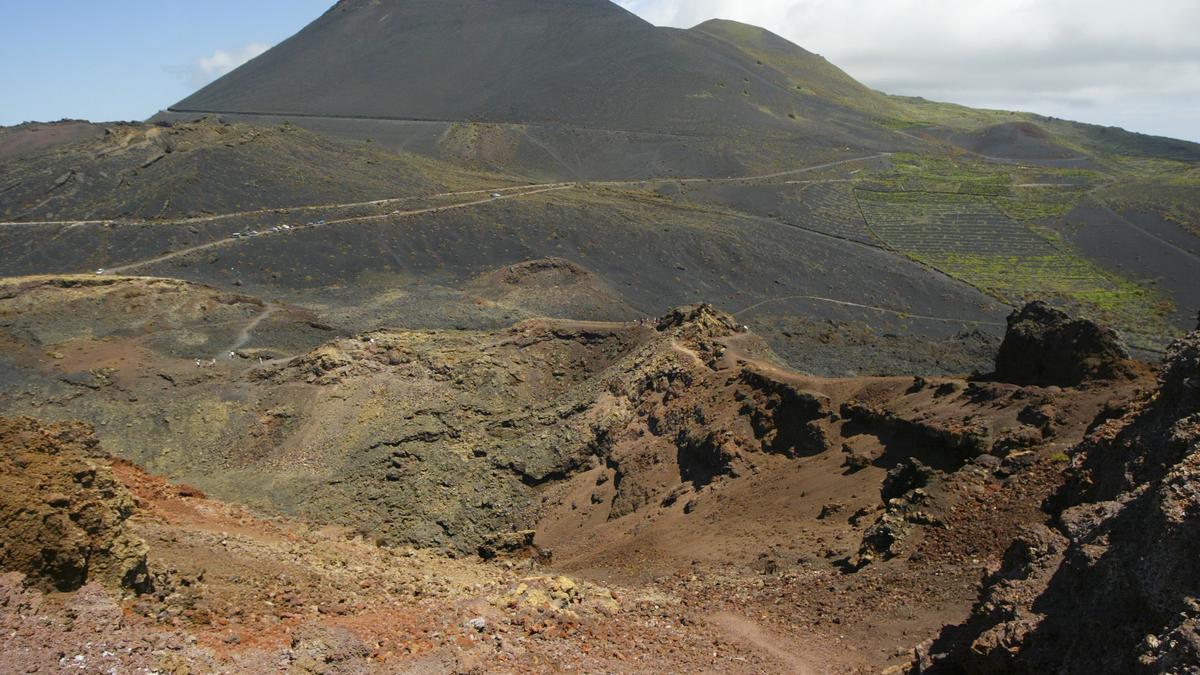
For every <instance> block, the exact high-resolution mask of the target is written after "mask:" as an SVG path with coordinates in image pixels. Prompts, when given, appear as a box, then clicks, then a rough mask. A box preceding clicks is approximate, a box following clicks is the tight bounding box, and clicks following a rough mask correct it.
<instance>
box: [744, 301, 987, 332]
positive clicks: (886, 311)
mask: <svg viewBox="0 0 1200 675" xmlns="http://www.w3.org/2000/svg"><path fill="white" fill-rule="evenodd" d="M788 300H812V301H814V302H824V303H828V304H831V305H839V306H842V307H854V308H856V309H867V310H871V311H873V312H881V313H883V314H891V315H893V316H898V317H901V318H905V319H921V320H923V321H939V322H942V323H961V324H967V325H971V326H1001V327H1003V326H1005V325H1006V324H1004V323H1001V322H999V321H980V320H978V319H953V318H949V317H944V316H929V315H926V314H913V313H911V312H901V311H899V310H895V309H887V308H885V307H876V306H875V305H863V304H860V303H857V302H850V301H848V300H835V299H834V298H824V297H821V296H819V295H785V296H783V297H779V298H770V299H768V300H763V301H762V302H757V303H755V304H753V305H750V306H749V307H746V308H745V309H742V310H740V311H737V312H734V314H733V315H734V316H742V315H743V314H746V313H747V312H751V311H754V310H756V309H758V308H759V307H762V306H764V305H769V304H772V303H775V302H786V301H788Z"/></svg>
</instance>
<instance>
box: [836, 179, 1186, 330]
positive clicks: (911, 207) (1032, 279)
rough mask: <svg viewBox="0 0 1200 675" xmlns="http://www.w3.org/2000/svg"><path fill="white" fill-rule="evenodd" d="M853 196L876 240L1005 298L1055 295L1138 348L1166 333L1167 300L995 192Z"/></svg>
mask: <svg viewBox="0 0 1200 675" xmlns="http://www.w3.org/2000/svg"><path fill="white" fill-rule="evenodd" d="M855 197H856V199H857V202H858V205H859V207H860V208H861V210H862V213H863V215H864V217H865V218H866V220H867V223H868V224H869V227H870V229H871V232H872V233H873V234H874V235H875V236H876V237H878V238H879V240H880V241H882V242H884V243H885V244H887V245H888V246H889V247H891V248H893V249H895V250H896V251H897V252H899V253H902V254H903V255H906V256H908V257H909V258H911V259H913V260H916V261H918V262H921V263H924V264H926V265H929V266H930V267H933V268H935V269H937V270H939V271H941V272H944V273H945V274H948V275H950V276H952V277H954V278H956V279H960V280H962V281H965V282H967V283H969V284H971V285H973V286H975V287H977V288H979V289H981V290H983V291H984V292H986V293H988V294H990V295H993V296H995V297H997V298H999V299H1001V300H1004V301H1005V302H1008V303H1010V304H1016V303H1020V302H1022V301H1025V300H1027V299H1030V298H1036V297H1052V298H1056V299H1057V300H1058V301H1059V302H1061V303H1062V304H1064V305H1066V306H1069V307H1071V308H1073V309H1074V310H1075V311H1078V312H1080V313H1082V314H1085V315H1089V316H1094V317H1097V318H1102V319H1104V320H1106V321H1110V322H1112V323H1114V324H1115V325H1117V326H1119V327H1121V328H1122V329H1123V330H1124V331H1125V332H1126V334H1127V335H1128V336H1129V337H1130V341H1131V342H1132V343H1133V344H1135V345H1136V346H1139V347H1142V348H1146V349H1159V348H1161V347H1162V346H1163V341H1164V340H1163V338H1162V337H1161V336H1164V335H1169V334H1170V333H1171V329H1170V327H1169V326H1168V321H1167V316H1168V315H1169V314H1170V313H1171V312H1172V311H1173V307H1172V305H1171V303H1170V302H1169V301H1168V300H1166V299H1165V298H1163V297H1161V296H1160V295H1159V294H1158V293H1157V292H1155V291H1152V290H1150V289H1148V288H1145V287H1143V286H1140V285H1138V284H1136V283H1134V282H1133V281H1131V280H1128V279H1125V278H1122V277H1120V276H1117V275H1115V274H1113V273H1111V272H1108V271H1106V270H1104V269H1102V268H1100V267H1099V266H1098V265H1096V264H1095V263H1093V262H1091V261H1089V260H1086V259H1084V258H1083V257H1081V256H1079V255H1078V254H1076V253H1074V252H1073V251H1072V250H1070V248H1069V247H1068V246H1067V245H1066V244H1065V243H1064V242H1062V241H1061V240H1058V239H1057V238H1055V237H1054V236H1052V235H1050V234H1049V233H1046V232H1043V231H1040V230H1035V229H1033V228H1031V227H1028V226H1026V225H1024V224H1022V223H1021V222H1019V221H1017V220H1014V219H1013V218H1011V217H1009V215H1008V214H1006V213H1005V211H1004V210H1002V209H1001V208H999V207H998V206H997V204H996V202H997V201H998V199H997V198H996V197H993V196H984V195H971V194H955V193H936V192H883V191H873V190H865V189H858V190H855ZM1151 333H1152V334H1153V335H1151ZM1143 334H1145V335H1143Z"/></svg>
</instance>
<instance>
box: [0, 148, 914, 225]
mask: <svg viewBox="0 0 1200 675" xmlns="http://www.w3.org/2000/svg"><path fill="white" fill-rule="evenodd" d="M891 155H892V153H890V152H882V153H877V154H874V155H867V156H863V157H854V158H851V159H844V160H839V161H836V162H828V163H826V164H819V165H817V166H809V167H803V168H799V169H789V170H787V171H780V172H776V173H769V174H761V175H756V176H733V177H729V178H662V177H660V178H645V179H638V180H617V181H576V182H557V183H532V184H529V185H515V186H514V185H510V186H507V187H500V188H486V189H482V190H463V191H458V192H439V193H437V194H432V195H414V196H408V197H390V198H386V199H375V200H371V201H365V202H347V203H344V204H308V205H304V206H281V207H274V208H269V209H255V210H251V211H236V212H233V213H221V214H215V215H211V216H199V217H195V218H181V219H178V220H168V221H162V224H176V225H195V224H199V223H211V222H216V221H220V220H227V219H229V218H240V217H246V216H257V215H265V214H269V213H278V212H280V211H320V210H328V209H349V208H361V207H367V206H383V205H384V204H397V203H401V202H406V201H412V200H414V199H437V198H441V197H465V196H467V195H478V194H493V193H498V194H501V195H503V196H504V197H513V196H520V195H523V194H536V193H537V192H538V191H545V190H551V189H566V188H570V187H586V186H589V185H595V186H602V187H620V186H630V185H642V184H645V183H659V182H664V181H673V182H678V183H729V182H742V181H745V182H754V181H760V180H770V179H772V178H782V177H784V176H791V175H795V174H802V173H808V172H811V171H820V170H822V169H829V168H833V167H835V166H841V165H843V164H850V163H853V162H862V161H866V160H870V159H879V158H882V157H890V156H891ZM568 168H569V167H568ZM526 191H529V192H526ZM510 192H516V193H517V194H514V195H509V194H507V193H510ZM489 201H493V200H492V199H485V200H480V201H478V202H473V203H472V204H461V205H458V206H459V207H461V206H470V205H474V204H480V203H486V202H489ZM438 208H450V207H438ZM422 212H427V210H418V211H414V212H412V213H422ZM405 213H409V212H405ZM113 220H114V219H112V218H105V219H99V220H30V221H9V222H0V227H3V226H17V225H67V226H72V227H74V226H80V225H106V224H108V223H111V222H113ZM343 222H344V221H343Z"/></svg>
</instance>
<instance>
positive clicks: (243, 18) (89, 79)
mask: <svg viewBox="0 0 1200 675" xmlns="http://www.w3.org/2000/svg"><path fill="white" fill-rule="evenodd" d="M331 4H332V0H240V1H234V0H204V1H203V2H192V1H191V0H117V1H116V2H107V1H105V0H0V91H3V92H4V94H3V101H4V102H3V104H2V105H0V124H15V123H19V122H23V121H27V120H36V121H48V120H57V119H61V118H64V117H74V118H83V119H91V120H105V121H108V120H128V119H145V118H147V117H149V116H151V115H153V114H154V113H155V112H157V111H158V110H160V109H162V108H165V107H166V106H169V105H171V104H173V103H175V102H176V101H178V100H180V99H182V98H184V97H186V96H187V95H188V94H190V93H191V92H192V91H194V90H195V89H196V88H197V85H199V84H200V83H201V80H202V77H203V75H204V74H205V70H204V68H203V65H204V63H205V61H204V59H210V60H211V59H213V57H214V55H216V56H217V57H218V58H217V59H216V60H217V61H219V60H220V58H219V57H220V54H219V53H220V52H225V53H228V54H231V55H237V54H244V53H245V51H244V50H245V49H246V48H247V47H248V46H250V45H256V44H257V45H268V46H269V45H272V44H275V43H277V42H279V41H281V40H284V39H286V38H287V37H289V36H290V35H292V34H293V33H295V32H296V31H298V30H300V29H301V28H303V27H304V26H305V25H307V24H308V23H309V22H310V21H312V20H313V19H315V18H316V17H318V16H320V15H321V13H322V12H324V11H325V10H326V9H328V8H329V6H330V5H331ZM232 17H238V20H237V21H233V20H231V19H232ZM209 63H213V62H212V61H210V62H209Z"/></svg>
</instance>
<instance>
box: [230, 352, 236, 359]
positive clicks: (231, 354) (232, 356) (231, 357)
mask: <svg viewBox="0 0 1200 675" xmlns="http://www.w3.org/2000/svg"><path fill="white" fill-rule="evenodd" d="M235 356H237V354H234V353H233V352H229V360H230V361H232V360H233V358H234V357H235Z"/></svg>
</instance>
